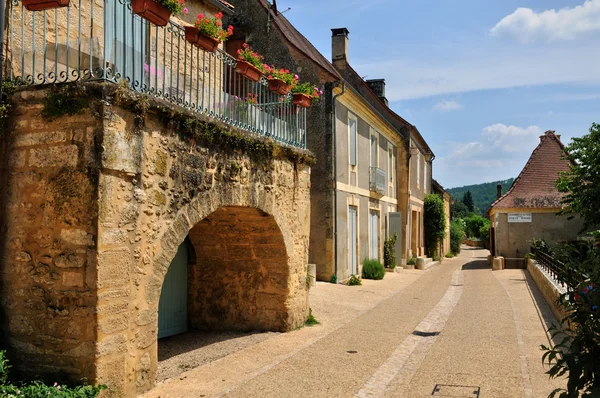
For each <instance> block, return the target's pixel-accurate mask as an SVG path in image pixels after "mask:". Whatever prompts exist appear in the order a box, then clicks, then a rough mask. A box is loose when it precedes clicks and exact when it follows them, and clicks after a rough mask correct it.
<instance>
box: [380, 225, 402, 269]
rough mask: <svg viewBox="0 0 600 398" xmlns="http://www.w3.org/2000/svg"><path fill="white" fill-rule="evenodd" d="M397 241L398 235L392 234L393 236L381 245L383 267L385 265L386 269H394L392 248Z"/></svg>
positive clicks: (394, 254) (394, 262)
mask: <svg viewBox="0 0 600 398" xmlns="http://www.w3.org/2000/svg"><path fill="white" fill-rule="evenodd" d="M397 240H398V234H396V233H394V235H392V236H390V237H389V238H387V239H386V240H385V242H384V244H383V265H385V267H386V268H390V269H394V268H396V249H395V248H394V246H395V245H396V241H397Z"/></svg>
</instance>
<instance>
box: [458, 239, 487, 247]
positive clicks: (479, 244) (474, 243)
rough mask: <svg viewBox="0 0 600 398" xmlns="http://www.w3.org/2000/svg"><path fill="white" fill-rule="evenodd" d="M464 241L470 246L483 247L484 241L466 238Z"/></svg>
mask: <svg viewBox="0 0 600 398" xmlns="http://www.w3.org/2000/svg"><path fill="white" fill-rule="evenodd" d="M463 243H464V244H465V245H467V246H470V247H483V242H482V241H480V240H472V239H465V240H464V241H463Z"/></svg>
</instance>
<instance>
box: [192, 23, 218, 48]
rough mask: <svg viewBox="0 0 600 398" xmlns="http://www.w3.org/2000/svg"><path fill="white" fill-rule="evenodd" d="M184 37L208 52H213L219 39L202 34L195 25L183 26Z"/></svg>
mask: <svg viewBox="0 0 600 398" xmlns="http://www.w3.org/2000/svg"><path fill="white" fill-rule="evenodd" d="M185 39H186V40H187V41H189V42H190V43H192V44H193V45H195V46H196V47H200V48H201V49H203V50H204V51H207V52H209V53H214V52H215V51H217V48H219V41H218V40H217V39H213V38H212V37H208V36H205V35H203V34H202V33H200V31H199V30H198V28H197V27H195V26H186V27H185Z"/></svg>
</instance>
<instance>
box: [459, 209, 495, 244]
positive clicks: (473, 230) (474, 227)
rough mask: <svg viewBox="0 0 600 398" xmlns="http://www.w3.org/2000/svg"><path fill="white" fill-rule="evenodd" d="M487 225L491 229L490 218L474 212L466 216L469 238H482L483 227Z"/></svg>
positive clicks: (466, 232) (466, 230)
mask: <svg viewBox="0 0 600 398" xmlns="http://www.w3.org/2000/svg"><path fill="white" fill-rule="evenodd" d="M486 225H487V227H488V229H489V227H490V221H489V220H488V219H486V218H483V217H481V216H478V215H475V214H472V215H470V216H469V217H467V218H465V234H466V235H467V237H469V238H477V239H481V228H482V227H485V226H486ZM488 237H489V235H488ZM488 240H489V239H488Z"/></svg>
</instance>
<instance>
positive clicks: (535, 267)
mask: <svg viewBox="0 0 600 398" xmlns="http://www.w3.org/2000/svg"><path fill="white" fill-rule="evenodd" d="M527 271H529V275H531V277H532V278H533V281H534V282H535V284H536V286H537V287H538V289H539V290H540V292H542V296H544V299H545V300H546V303H548V306H549V307H550V309H551V310H552V313H553V314H554V316H555V317H556V319H558V320H559V321H560V320H562V319H563V318H564V317H565V316H566V312H565V310H564V309H563V308H562V307H560V306H559V305H558V303H557V302H556V300H558V298H559V297H560V295H561V294H562V293H564V289H563V288H562V287H560V286H559V285H558V284H557V283H556V282H555V281H554V280H553V279H552V278H550V276H549V275H548V274H546V272H544V270H542V268H541V267H540V266H539V264H538V263H537V262H536V261H535V260H531V259H530V260H529V261H527Z"/></svg>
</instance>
